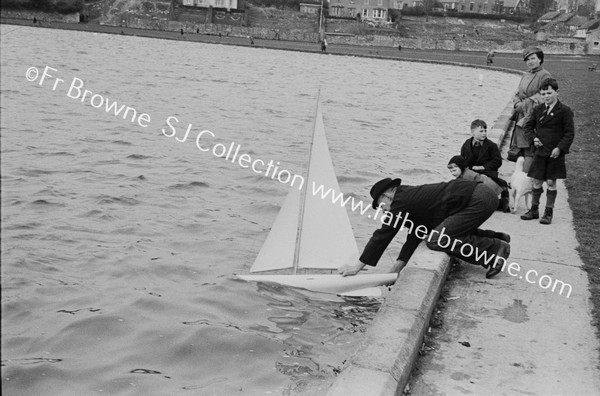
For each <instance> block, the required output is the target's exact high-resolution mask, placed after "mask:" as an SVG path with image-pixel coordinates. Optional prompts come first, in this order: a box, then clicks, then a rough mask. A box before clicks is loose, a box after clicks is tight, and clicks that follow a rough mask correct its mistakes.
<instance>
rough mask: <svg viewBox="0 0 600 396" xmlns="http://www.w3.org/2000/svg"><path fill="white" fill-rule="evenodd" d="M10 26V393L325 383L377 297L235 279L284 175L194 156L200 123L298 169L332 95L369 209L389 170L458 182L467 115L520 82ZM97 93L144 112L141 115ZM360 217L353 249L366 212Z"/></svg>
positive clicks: (349, 183) (490, 113)
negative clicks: (115, 109)
mask: <svg viewBox="0 0 600 396" xmlns="http://www.w3.org/2000/svg"><path fill="white" fill-rule="evenodd" d="M1 38H2V65H1V66H2V76H1V77H2V80H1V81H2V86H1V106H2V107H1V111H2V117H1V128H2V129H1V134H2V136H1V137H2V140H1V146H2V147H1V149H2V153H1V154H2V157H1V160H2V163H1V165H2V167H1V172H2V390H3V392H4V393H6V394H10V395H33V394H39V395H42V394H43V395H89V394H111V395H113V394H114V395H120V394H122V395H173V394H189V395H237V394H240V395H241V394H243V395H264V394H274V395H278V394H285V395H289V394H295V393H300V392H303V391H304V392H306V393H314V394H319V393H321V394H322V388H321V389H320V388H319V387H320V386H321V385H320V384H322V383H326V381H327V380H330V379H331V378H333V377H335V374H336V372H337V371H339V370H340V369H342V368H343V367H344V362H345V361H346V360H347V359H348V358H349V356H350V355H351V353H352V351H353V347H354V345H356V343H357V342H358V340H359V337H360V334H362V333H363V332H364V331H365V330H366V328H367V327H368V322H369V320H370V319H371V318H372V317H373V316H374V314H375V313H376V311H377V309H378V307H379V304H380V302H379V301H376V300H344V299H341V298H339V297H335V296H326V295H321V294H316V293H309V292H300V291H298V290H293V289H287V288H282V287H275V286H270V285H263V284H255V283H245V282H242V281H239V280H236V279H235V276H234V274H235V273H244V272H247V270H248V268H249V266H250V265H251V263H252V261H253V260H254V257H255V256H256V254H257V253H258V250H259V249H260V247H261V244H262V242H263V241H264V239H265V238H266V235H267V233H268V231H269V229H270V227H271V224H272V222H273V220H274V218H275V216H276V214H277V212H278V209H279V207H280V205H281V204H282V202H283V199H284V197H285V194H286V192H287V189H288V188H289V187H288V186H286V185H283V184H281V183H279V182H278V181H276V180H272V179H270V178H268V177H264V176H261V175H258V174H256V173H254V172H252V171H251V170H250V169H243V168H241V167H240V166H239V165H238V164H236V163H231V162H227V161H225V160H224V159H221V158H216V157H215V156H214V155H212V154H211V153H210V152H202V151H200V150H199V149H198V148H197V147H196V144H195V141H194V140H195V137H196V135H197V134H198V132H200V131H202V130H210V131H211V132H212V134H213V135H214V137H213V136H210V135H209V134H207V133H205V134H204V135H203V138H202V140H201V141H199V142H200V146H201V147H204V148H210V147H212V146H214V145H215V144H217V143H221V144H223V145H226V146H227V147H229V145H230V144H231V143H232V142H233V143H235V145H239V146H240V150H241V151H240V152H241V153H247V154H248V155H250V156H252V157H253V158H260V159H262V160H263V161H265V162H268V161H269V160H273V161H274V163H276V162H279V166H280V167H281V169H288V170H290V171H291V172H294V173H300V172H301V171H302V164H303V162H304V161H305V159H306V154H307V150H308V137H309V136H310V132H311V127H312V117H313V114H314V108H315V98H316V95H317V92H318V90H319V89H320V90H321V98H322V103H323V112H324V118H325V127H326V131H327V135H328V140H329V145H330V149H331V155H332V159H333V162H334V166H335V168H336V171H337V174H338V178H339V180H340V184H341V188H342V189H343V190H344V192H346V193H348V194H352V195H353V196H355V197H357V198H359V199H363V200H365V201H368V192H369V188H370V185H371V184H372V183H373V182H374V181H376V180H378V179H379V178H381V177H385V176H388V175H392V176H395V177H401V178H402V179H403V180H404V183H407V184H410V183H424V182H435V181H440V180H448V179H449V174H448V172H447V170H446V163H447V161H448V159H449V158H450V157H451V156H452V155H454V154H455V153H457V152H458V150H459V148H460V144H461V143H462V141H463V140H464V139H466V138H467V137H468V136H469V132H468V129H469V128H468V127H469V124H470V121H472V120H473V119H474V118H483V119H484V120H486V121H489V122H490V123H491V122H492V121H493V120H494V119H495V118H496V117H497V115H498V114H499V113H500V111H501V110H502V108H503V107H504V106H505V105H506V103H507V102H508V100H509V98H510V94H511V91H512V90H513V89H514V87H516V84H517V77H516V76H511V75H504V74H501V73H497V72H493V71H487V70H483V69H481V70H477V69H470V68H458V67H451V66H442V65H432V64H418V63H407V62H393V61H383V60H374V59H363V58H354V57H339V56H330V55H322V54H305V53H296V52H283V51H272V50H264V49H256V48H237V47H229V46H220V45H205V44H198V43H190V42H176V41H160V40H152V39H145V38H137V37H124V36H110V35H104V34H92V33H81V32H73V31H59V30H50V29H35V28H29V27H15V26H10V25H9V26H7V25H2V26H1ZM46 66H49V67H51V68H52V69H54V70H52V69H48V70H47V72H48V74H50V76H46V77H44V80H43V81H41V78H42V77H41V76H42V72H43V71H44V68H45V67H46ZM30 67H35V68H36V69H37V70H39V74H38V75H37V77H36V75H35V71H34V70H30V71H29V72H28V69H29V68H30ZM28 77H29V79H30V80H34V81H28ZM60 80H62V81H60ZM40 81H41V83H40ZM57 81H58V82H57ZM55 83H56V85H55ZM73 83H74V85H75V86H77V87H79V89H80V91H78V89H76V88H70V87H71V85H72V84H73ZM86 89H87V90H88V91H90V92H88V93H87V94H86V97H85V98H83V101H82V98H81V96H79V95H78V93H79V92H80V93H81V95H83V92H84V91H85V90H86ZM93 95H96V96H93ZM70 96H73V97H74V98H73V97H70ZM78 96H79V97H78ZM92 97H93V99H92ZM107 100H108V101H110V103H112V102H114V101H117V102H118V103H119V105H125V106H129V107H131V108H132V109H135V110H136V112H137V116H136V117H135V119H134V120H133V122H132V121H131V119H130V117H131V115H132V114H133V110H130V112H129V113H128V116H127V117H126V119H123V117H122V116H121V115H120V116H115V115H114V113H113V114H111V113H107V112H106V110H105V106H106V104H105V102H106V101H107ZM94 106H97V107H98V108H96V107H94ZM142 113H145V114H147V116H141V114H142ZM121 114H122V113H121ZM140 116H141V117H142V118H140ZM168 117H176V118H177V119H178V122H177V123H176V122H174V121H172V122H171V124H172V125H174V127H175V129H176V134H175V136H172V137H167V136H166V135H165V134H164V133H163V132H162V131H161V130H162V129H165V132H166V134H171V132H172V130H171V129H170V128H168V126H167V124H166V120H167V118H168ZM148 118H149V120H148ZM172 120H173V119H172ZM189 124H192V126H191V128H190V135H189V136H190V137H189V138H188V140H187V141H185V142H180V141H179V140H184V139H183V137H184V135H185V131H186V129H187V128H188V125H189ZM144 125H145V126H144ZM350 216H351V221H352V225H353V227H354V231H355V234H356V237H357V241H358V244H359V248H362V247H363V246H364V243H365V242H366V240H367V239H368V237H369V236H370V233H371V232H372V231H373V229H374V228H375V227H376V224H374V222H373V221H372V220H369V219H367V218H365V217H364V216H363V217H361V216H360V215H358V214H355V213H350ZM399 246H400V243H399V242H396V243H395V244H394V245H393V249H392V251H393V253H391V254H390V255H387V256H386V257H384V259H382V262H381V268H382V269H385V267H386V266H389V265H390V264H391V261H392V256H393V255H395V254H397V249H398V247H399Z"/></svg>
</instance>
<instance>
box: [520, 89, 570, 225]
mask: <svg viewBox="0 0 600 396" xmlns="http://www.w3.org/2000/svg"><path fill="white" fill-rule="evenodd" d="M540 95H541V96H542V101H543V103H540V104H539V105H537V106H535V107H534V108H533V112H532V114H531V117H529V119H528V120H527V121H526V122H525V124H524V125H523V130H524V132H525V138H526V139H527V141H528V142H529V144H530V145H533V146H535V154H534V156H533V162H532V164H531V167H530V168H529V172H528V173H527V176H529V177H531V178H533V199H532V203H531V209H529V211H528V212H527V213H525V214H524V215H522V216H521V219H523V220H532V219H538V218H539V217H540V215H539V211H538V207H539V204H540V197H541V195H542V193H543V192H544V190H543V189H542V185H543V184H544V181H545V182H546V185H547V191H546V210H545V211H544V216H543V217H542V218H541V219H540V223H541V224H551V223H552V216H553V214H554V213H553V212H554V201H555V200H556V179H566V177H567V167H566V165H565V154H568V153H569V147H571V143H573V138H574V137H575V124H574V123H573V111H571V108H569V106H567V105H565V104H563V103H561V101H560V100H558V83H557V82H556V80H555V79H553V78H549V79H546V80H544V82H543V83H542V85H541V86H540Z"/></svg>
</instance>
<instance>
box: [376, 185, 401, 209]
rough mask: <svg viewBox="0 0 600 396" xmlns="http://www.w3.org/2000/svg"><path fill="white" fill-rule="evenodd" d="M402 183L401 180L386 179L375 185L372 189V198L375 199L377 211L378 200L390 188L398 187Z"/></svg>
mask: <svg viewBox="0 0 600 396" xmlns="http://www.w3.org/2000/svg"><path fill="white" fill-rule="evenodd" d="M400 183H402V180H401V179H394V180H392V179H390V178H389V177H386V178H385V179H383V180H379V181H378V182H377V183H375V184H374V185H373V187H372V188H371V198H373V205H372V206H373V209H377V200H378V199H379V197H380V196H381V194H383V193H384V192H385V190H387V189H388V188H390V187H398V186H399V185H400Z"/></svg>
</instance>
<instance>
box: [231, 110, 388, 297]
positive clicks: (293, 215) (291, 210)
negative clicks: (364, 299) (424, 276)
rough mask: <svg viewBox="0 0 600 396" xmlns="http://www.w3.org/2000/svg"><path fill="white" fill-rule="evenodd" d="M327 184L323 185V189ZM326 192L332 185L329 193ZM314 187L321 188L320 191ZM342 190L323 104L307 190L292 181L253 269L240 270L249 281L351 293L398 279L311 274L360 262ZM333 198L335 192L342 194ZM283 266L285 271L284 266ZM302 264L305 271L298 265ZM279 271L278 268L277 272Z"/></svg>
mask: <svg viewBox="0 0 600 396" xmlns="http://www.w3.org/2000/svg"><path fill="white" fill-rule="evenodd" d="M321 187H322V190H319V189H320V188H321ZM321 191H322V193H323V195H324V194H325V193H327V191H329V193H328V195H327V196H326V197H323V196H322V195H321ZM314 192H317V193H316V194H314ZM341 194H342V192H341V191H340V187H339V184H338V181H337V178H336V177H335V171H334V169H333V164H332V162H331V157H330V155H329V148H328V146H327V139H326V138H325V128H324V125H323V114H322V112H321V104H320V101H319V100H318V99H317V110H316V114H315V122H314V128H313V137H312V146H311V150H310V158H309V166H308V172H307V177H306V181H305V183H304V188H303V191H300V190H299V189H297V188H294V187H291V188H290V192H289V193H288V196H287V198H286V200H285V202H284V204H283V206H282V208H281V210H280V211H279V214H278V215H277V218H276V219H275V223H274V224H273V227H272V228H271V231H270V232H269V235H268V236H267V239H266V241H265V243H264V244H263V246H262V248H261V250H260V253H259V254H258V256H257V257H256V260H255V261H254V264H253V265H252V268H251V269H250V272H252V273H257V272H263V273H264V272H266V271H269V273H268V274H259V275H238V278H240V279H243V280H246V281H256V282H274V283H279V284H283V285H288V286H292V287H300V288H305V289H309V290H313V291H319V292H326V293H337V294H345V295H359V296H373V295H378V293H377V289H376V287H379V286H382V285H390V284H393V283H394V282H395V281H396V279H397V277H398V274H397V273H385V274H364V275H361V274H359V275H355V276H347V277H343V276H341V275H338V274H328V275H325V274H307V273H310V271H311V270H313V271H317V270H323V269H325V270H331V271H332V272H333V271H334V270H335V269H337V268H339V267H340V266H342V265H344V264H354V263H355V262H356V260H357V259H358V248H357V246H356V241H355V239H354V233H353V232H352V226H351V224H350V219H349V218H348V212H347V210H346V207H344V206H342V205H341V204H342V202H344V199H343V196H340V195H341ZM338 196H340V198H338V200H337V202H336V203H333V201H332V197H334V198H335V197H338ZM279 270H282V271H279ZM299 270H302V272H303V273H302V274H299V273H298V271H299ZM273 273H275V274H273Z"/></svg>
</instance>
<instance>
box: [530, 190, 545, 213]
mask: <svg viewBox="0 0 600 396" xmlns="http://www.w3.org/2000/svg"><path fill="white" fill-rule="evenodd" d="M531 191H532V193H533V194H532V198H531V208H532V209H533V208H537V207H538V206H540V197H541V196H542V193H543V192H544V189H543V188H541V187H540V188H534V189H532V190H531Z"/></svg>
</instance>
